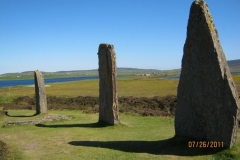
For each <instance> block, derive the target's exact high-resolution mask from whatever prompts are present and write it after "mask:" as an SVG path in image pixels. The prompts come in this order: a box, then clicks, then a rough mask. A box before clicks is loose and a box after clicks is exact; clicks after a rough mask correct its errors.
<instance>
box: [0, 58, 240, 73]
mask: <svg viewBox="0 0 240 160" xmlns="http://www.w3.org/2000/svg"><path fill="white" fill-rule="evenodd" d="M227 63H228V66H229V68H230V70H231V72H240V59H237V60H230V61H227ZM180 71H181V69H173V70H157V69H139V68H127V67H126V68H125V67H118V68H117V72H118V75H130V74H144V73H153V72H156V73H159V74H160V73H161V74H165V73H170V74H180ZM33 72H34V71H25V72H21V73H5V74H2V75H1V76H9V75H11V76H21V75H33ZM42 73H43V74H44V75H67V74H71V75H73V74H76V75H96V74H98V69H92V70H73V71H57V72H44V71H42Z"/></svg>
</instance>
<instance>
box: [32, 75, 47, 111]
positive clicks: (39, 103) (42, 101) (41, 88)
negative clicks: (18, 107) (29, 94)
mask: <svg viewBox="0 0 240 160" xmlns="http://www.w3.org/2000/svg"><path fill="white" fill-rule="evenodd" d="M34 79H35V96H36V113H37V114H42V113H47V97H46V91H45V84H44V77H43V75H42V73H41V72H40V71H39V70H36V71H34Z"/></svg>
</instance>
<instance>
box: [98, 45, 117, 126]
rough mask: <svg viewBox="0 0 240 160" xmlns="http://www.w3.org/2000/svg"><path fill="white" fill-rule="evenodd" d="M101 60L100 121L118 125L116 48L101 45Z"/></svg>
mask: <svg viewBox="0 0 240 160" xmlns="http://www.w3.org/2000/svg"><path fill="white" fill-rule="evenodd" d="M98 59H99V68H98V72H99V121H104V122H107V123H109V124H112V125H114V124H118V123H119V122H120V121H119V115H118V114H119V108H118V97H117V81H116V75H117V70H116V55H115V51H114V46H113V45H110V44H100V45H99V48H98Z"/></svg>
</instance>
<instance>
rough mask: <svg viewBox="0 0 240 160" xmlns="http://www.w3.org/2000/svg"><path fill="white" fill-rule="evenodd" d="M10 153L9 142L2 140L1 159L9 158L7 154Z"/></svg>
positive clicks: (0, 143) (0, 146)
mask: <svg viewBox="0 0 240 160" xmlns="http://www.w3.org/2000/svg"><path fill="white" fill-rule="evenodd" d="M8 154H9V151H8V147H7V144H6V143H4V142H3V141H0V160H5V159H7V155H8Z"/></svg>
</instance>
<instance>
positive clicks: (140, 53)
mask: <svg viewBox="0 0 240 160" xmlns="http://www.w3.org/2000/svg"><path fill="white" fill-rule="evenodd" d="M192 2H193V0H184V1H180V0H171V1H168V0H0V55H1V58H0V61H1V62H0V74H3V73H8V72H23V71H33V70H36V69H39V70H41V71H49V72H50V71H63V70H64V71H67V70H87V69H97V68H98V56H97V52H98V46H99V44H100V43H109V44H113V45H114V46H115V52H116V57H117V67H132V68H144V69H160V70H168V69H177V68H180V67H181V59H182V55H183V45H184V43H185V39H186V32H187V30H186V29H187V21H188V16H189V10H190V6H191V3H192ZM206 2H207V3H208V5H209V8H210V12H211V14H212V16H213V19H214V22H215V26H216V28H217V30H218V33H219V36H220V42H221V44H222V48H223V50H224V53H225V56H226V58H227V60H233V59H240V9H239V8H240V1H239V0H229V1H225V0H222V1H216V0H206Z"/></svg>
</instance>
